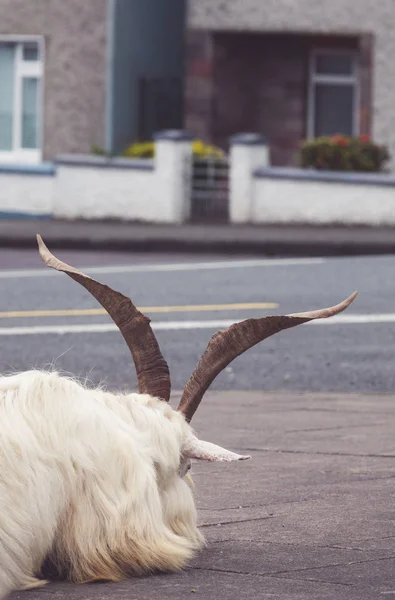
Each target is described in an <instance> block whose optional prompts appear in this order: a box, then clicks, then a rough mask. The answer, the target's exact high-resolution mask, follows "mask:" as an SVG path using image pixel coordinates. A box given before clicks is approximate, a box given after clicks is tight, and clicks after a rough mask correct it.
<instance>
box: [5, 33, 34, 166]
mask: <svg viewBox="0 0 395 600" xmlns="http://www.w3.org/2000/svg"><path fill="white" fill-rule="evenodd" d="M41 80H42V49H41V43H40V41H39V40H24V41H12V40H9V39H5V38H0V92H1V93H0V162H39V161H40V160H41V83H42V82H41Z"/></svg>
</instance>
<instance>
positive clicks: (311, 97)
mask: <svg viewBox="0 0 395 600" xmlns="http://www.w3.org/2000/svg"><path fill="white" fill-rule="evenodd" d="M336 54H343V55H344V54H347V55H348V56H350V57H351V58H352V62H353V70H352V74H351V75H323V74H321V73H317V72H316V70H315V64H316V58H317V56H325V55H327V56H334V55H336ZM317 84H328V85H339V86H341V85H348V86H349V85H352V86H353V88H354V95H353V107H352V110H353V122H352V135H359V133H360V122H359V105H360V85H359V76H358V54H357V52H355V51H353V50H346V49H343V50H341V49H337V48H336V49H334V50H333V49H330V48H319V49H318V48H317V49H315V50H313V51H312V52H311V53H310V58H309V82H308V107H307V137H308V138H310V139H311V138H314V137H315V131H314V123H315V93H314V92H315V86H316V85H317Z"/></svg>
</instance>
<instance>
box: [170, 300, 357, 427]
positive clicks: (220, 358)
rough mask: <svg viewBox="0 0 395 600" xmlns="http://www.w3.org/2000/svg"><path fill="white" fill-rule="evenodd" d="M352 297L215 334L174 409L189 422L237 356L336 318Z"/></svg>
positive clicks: (242, 324) (235, 325) (250, 322)
mask: <svg viewBox="0 0 395 600" xmlns="http://www.w3.org/2000/svg"><path fill="white" fill-rule="evenodd" d="M356 296H357V292H354V293H353V294H352V295H351V296H350V297H349V298H347V299H346V300H344V301H343V302H341V303H340V304H337V305H336V306H332V307H330V308H324V309H322V310H315V311H310V312H305V313H295V314H291V315H286V316H280V315H279V316H270V317H263V318H261V319H247V320H246V321H242V322H241V323H235V324H234V325H231V326H230V327H229V328H228V329H225V330H224V331H219V332H218V333H215V334H214V335H213V336H212V338H211V339H210V341H209V343H208V346H207V348H206V350H205V351H204V353H203V355H202V357H201V359H200V360H199V362H198V365H197V367H196V369H195V371H194V373H193V374H192V375H191V377H190V378H189V381H188V382H187V384H186V386H185V389H184V392H183V395H182V397H181V401H180V404H179V406H178V409H177V410H179V411H180V412H182V413H183V414H184V416H185V419H186V420H187V421H188V422H189V421H190V420H191V419H192V417H193V415H194V414H195V412H196V410H197V408H198V406H199V404H200V401H201V399H202V398H203V396H204V394H205V392H206V391H207V389H208V388H209V386H210V385H211V383H212V382H213V381H214V379H215V378H216V376H217V375H218V374H219V373H220V372H221V371H222V370H223V369H224V368H225V367H226V366H227V365H228V364H229V363H231V362H232V360H234V359H235V358H236V357H237V356H240V354H243V352H245V351H246V350H248V349H249V348H252V346H255V345H256V344H258V343H259V342H262V341H263V340H265V339H266V338H268V337H270V336H271V335H274V334H275V333H278V332H279V331H282V330H283V329H289V328H290V327H296V325H301V324H302V323H307V322H308V321H312V320H314V319H326V318H328V317H332V316H334V315H337V314H338V313H340V312H342V311H343V310H345V309H346V308H347V307H348V306H350V304H351V302H353V300H354V299H355V298H356Z"/></svg>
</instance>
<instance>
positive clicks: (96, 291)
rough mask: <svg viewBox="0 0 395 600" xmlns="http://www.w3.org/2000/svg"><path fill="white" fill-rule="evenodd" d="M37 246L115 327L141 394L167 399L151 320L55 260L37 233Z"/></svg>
mask: <svg viewBox="0 0 395 600" xmlns="http://www.w3.org/2000/svg"><path fill="white" fill-rule="evenodd" d="M37 242H38V248H39V252H40V256H41V258H42V260H43V261H44V262H45V264H46V265H48V267H52V268H53V269H56V270H57V271H62V272H63V273H67V275H69V276H70V277H71V278H72V279H74V280H75V281H77V282H78V283H80V284H81V285H82V286H83V287H84V288H86V289H87V290H88V292H90V293H91V294H92V296H93V297H94V298H96V300H97V301H98V302H100V304H101V305H102V307H103V308H104V309H105V310H106V311H107V312H108V314H109V315H110V317H111V318H112V320H113V321H114V323H115V324H116V325H117V326H118V327H119V330H120V332H121V333H122V335H123V337H124V339H125V341H126V343H127V345H128V348H129V350H130V352H131V354H132V357H133V361H134V364H135V367H136V372H137V381H138V388H139V392H140V393H141V394H150V395H151V396H156V397H158V398H161V399H162V400H165V401H166V402H168V401H169V399H170V372H169V367H168V365H167V363H166V361H165V359H164V358H163V356H162V353H161V351H160V348H159V345H158V342H157V340H156V338H155V335H154V333H153V331H152V329H151V325H150V322H151V320H150V319H149V318H148V317H146V316H145V315H143V314H142V313H141V312H140V311H139V310H138V309H137V308H136V307H135V305H134V304H133V302H132V301H131V300H130V298H128V297H127V296H124V295H123V294H121V293H120V292H116V291H114V290H112V289H111V288H110V287H108V286H107V285H104V284H103V283H99V282H98V281H95V280H94V279H92V278H91V277H89V276H88V275H84V273H81V272H80V271H78V270H77V269H75V268H74V267H70V266H69V265H67V264H66V263H64V262H62V261H60V260H58V259H57V258H56V257H55V256H54V255H53V254H51V252H50V251H49V250H48V248H47V247H46V245H45V244H44V242H43V240H42V238H41V236H40V235H37Z"/></svg>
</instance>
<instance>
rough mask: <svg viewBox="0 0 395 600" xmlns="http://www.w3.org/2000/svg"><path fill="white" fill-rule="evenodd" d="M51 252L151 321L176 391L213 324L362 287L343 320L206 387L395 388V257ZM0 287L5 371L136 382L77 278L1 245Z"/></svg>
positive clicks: (293, 333) (303, 306) (325, 300)
mask: <svg viewBox="0 0 395 600" xmlns="http://www.w3.org/2000/svg"><path fill="white" fill-rule="evenodd" d="M56 254H57V256H58V257H59V258H61V259H63V260H65V261H66V262H69V263H71V264H73V265H74V266H77V267H80V268H88V273H89V274H90V275H92V276H93V277H96V278H98V279H99V280H100V281H103V282H105V283H107V284H109V285H110V286H112V287H114V288H115V289H118V290H119V291H122V292H123V293H124V294H127V295H129V296H130V297H131V298H132V299H133V301H134V303H135V304H137V306H138V307H142V308H143V309H144V311H145V312H146V313H147V314H148V315H149V316H150V317H151V319H152V321H153V324H154V327H155V328H156V335H157V338H158V341H159V343H160V346H161V348H162V351H163V353H164V355H165V357H166V359H167V361H168V363H169V366H170V369H171V373H172V384H173V389H175V390H180V389H182V387H183V386H184V384H185V382H186V381H187V379H188V377H189V375H190V374H191V373H192V371H193V369H194V367H195V365H196V363H197V361H198V359H199V356H200V355H201V353H202V352H203V351H204V349H205V347H206V345H207V342H208V340H209V338H210V336H211V335H212V334H213V333H215V331H217V330H218V329H220V328H223V327H224V326H226V325H228V324H229V323H231V322H234V321H238V320H242V319H245V318H247V317H258V316H264V315H267V314H286V313H288V312H299V311H304V310H310V309H314V308H323V307H325V306H329V305H332V304H336V303H337V302H339V301H340V300H342V299H343V298H345V297H346V296H348V295H349V294H350V293H352V292H353V291H354V290H358V291H359V296H358V298H357V299H356V301H355V302H354V304H353V305H352V306H351V307H350V308H349V309H348V310H347V311H346V312H345V313H343V315H342V316H340V317H338V318H336V319H334V320H325V321H321V322H320V323H318V324H315V323H314V324H308V325H303V326H301V327H298V328H296V329H294V330H290V331H285V332H282V333H281V334H279V335H277V336H274V337H273V338H271V339H268V340H266V341H264V342H263V343H261V344H259V345H258V346H256V347H254V348H253V349H251V350H249V351H248V352H247V353H246V354H244V355H243V356H241V357H239V358H238V359H236V360H235V361H234V362H233V363H232V364H231V366H230V367H228V368H227V369H226V371H225V372H223V373H222V374H221V375H220V376H219V377H218V378H217V379H216V381H215V382H214V384H213V386H212V388H213V389H223V390H226V389H234V390H268V391H313V392H315V391H323V392H333V391H336V392H356V391H358V392H368V391H373V392H375V391H377V392H394V391H395V368H394V363H395V360H394V358H395V283H394V274H395V257H393V256H385V257H361V258H358V257H356V258H335V259H333V258H328V259H325V258H324V259H266V260H265V259H259V258H257V259H254V258H251V259H248V258H247V259H246V258H240V259H237V258H235V257H231V258H227V257H226V256H225V257H224V256H204V257H203V258H202V257H199V256H196V255H195V256H189V255H179V254H178V255H164V254H158V255H154V254H147V255H144V254H120V253H117V254H114V253H108V254H106V253H99V252H85V253H84V252H71V251H63V252H62V251H57V252H56ZM89 267H91V268H89ZM0 286H1V294H0V336H1V352H0V372H1V373H3V374H5V373H10V372H15V371H20V370H26V369H30V368H33V367H34V368H55V369H57V370H59V371H65V372H67V373H72V374H74V375H76V376H78V377H82V378H88V380H89V381H91V382H92V383H93V384H98V383H104V384H105V385H107V386H108V387H110V388H114V387H115V388H116V389H126V388H129V389H135V387H136V378H135V374H134V369H133V365H132V361H131V358H130V355H129V352H128V350H127V348H126V346H125V345H124V341H123V339H122V337H121V336H120V335H119V333H117V331H115V330H114V329H113V327H112V322H111V320H110V319H109V317H108V316H107V315H105V314H103V315H102V314H100V313H99V314H97V310H96V311H95V310H94V311H93V312H92V309H98V308H100V307H99V306H98V304H97V303H96V302H95V300H94V299H93V298H92V297H91V296H90V295H89V293H88V292H86V291H85V290H84V289H82V288H80V287H79V286H78V284H76V283H75V282H74V281H72V280H70V279H69V278H68V277H67V276H66V275H64V274H59V273H55V272H54V271H52V270H50V269H48V268H47V267H45V266H44V265H42V263H41V261H40V259H39V257H38V254H36V253H34V252H32V251H17V250H4V249H1V250H0ZM37 311H40V312H39V313H37ZM53 311H58V312H57V313H55V314H54V313H53ZM59 311H60V312H59Z"/></svg>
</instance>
